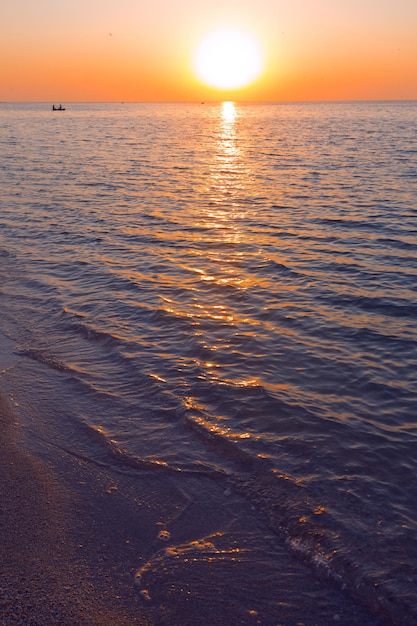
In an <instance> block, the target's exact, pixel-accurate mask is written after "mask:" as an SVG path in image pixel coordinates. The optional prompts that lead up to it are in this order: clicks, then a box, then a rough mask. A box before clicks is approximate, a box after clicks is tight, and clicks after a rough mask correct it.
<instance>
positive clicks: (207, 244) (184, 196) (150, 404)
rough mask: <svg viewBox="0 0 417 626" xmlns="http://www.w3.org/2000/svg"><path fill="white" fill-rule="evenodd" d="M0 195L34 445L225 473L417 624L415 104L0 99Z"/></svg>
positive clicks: (341, 578) (289, 530)
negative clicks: (60, 103)
mask: <svg viewBox="0 0 417 626" xmlns="http://www.w3.org/2000/svg"><path fill="white" fill-rule="evenodd" d="M0 185H1V200H0V305H1V318H0V330H1V331H2V336H3V337H4V341H6V342H8V341H12V342H13V346H14V348H13V356H12V357H10V359H9V361H10V362H7V363H4V364H3V372H2V378H1V380H0V383H1V384H5V385H6V386H7V387H8V389H10V390H12V391H13V394H14V397H15V398H16V403H18V404H19V405H20V411H21V413H22V420H23V422H24V423H25V424H26V429H27V431H28V433H32V438H36V437H35V435H36V434H37V435H36V436H39V437H40V436H41V435H39V433H40V432H41V433H43V435H42V436H44V437H47V438H50V439H53V440H54V442H55V444H56V445H58V446H61V447H62V448H63V449H65V450H69V451H71V452H73V453H76V454H82V455H84V457H86V458H90V459H94V460H96V461H100V462H101V463H104V464H107V465H108V466H109V467H111V466H112V465H113V464H118V465H125V466H126V467H129V468H136V469H137V470H138V471H141V470H147V471H149V470H153V469H154V470H155V471H160V472H167V473H174V474H177V473H180V472H184V473H187V474H194V475H195V476H205V477H209V478H212V479H213V480H218V481H220V482H221V481H223V483H224V485H225V486H227V489H229V490H230V491H231V492H236V493H239V494H241V495H244V497H245V498H247V499H248V501H249V502H250V503H251V505H252V507H253V509H254V510H256V511H257V515H259V517H260V518H262V519H263V520H264V522H265V524H267V525H268V527H269V528H270V529H271V530H272V531H276V532H277V533H280V536H284V537H285V541H286V543H287V547H288V550H289V551H292V552H293V553H295V554H296V555H299V557H300V558H302V559H305V560H307V561H308V562H310V563H311V564H312V565H313V566H315V567H317V569H318V570H320V571H321V572H322V573H324V574H325V575H327V576H328V577H329V578H331V579H333V580H335V581H336V582H337V583H338V584H340V585H341V586H345V587H347V588H348V589H353V590H356V592H357V593H358V594H359V595H360V596H361V597H362V598H363V599H364V602H365V603H366V604H367V605H368V606H370V607H371V608H372V609H373V610H375V611H376V613H377V614H379V615H382V616H385V619H387V620H388V622H390V621H394V620H395V619H397V620H398V621H399V623H407V624H408V623H410V624H414V623H417V480H416V477H417V291H416V287H417V103H415V102H414V103H413V102H403V103H357V104H354V103H349V104H348V103H344V104H343V103H341V104H277V105H269V104H268V105H241V104H235V105H233V104H231V103H224V104H205V105H191V104H190V105H185V104H180V105H174V104H161V105H156V104H155V105H154V104H124V105H123V104H109V105H102V104H99V105H98V104H97V105H93V104H86V105H83V104H71V105H67V110H66V111H65V112H59V113H52V111H51V110H50V107H49V105H45V104H20V105H17V104H1V105H0ZM2 381H3V382H2ZM25 389H26V391H25ZM17 400H18V402H17Z"/></svg>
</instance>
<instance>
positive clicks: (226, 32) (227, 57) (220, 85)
mask: <svg viewBox="0 0 417 626" xmlns="http://www.w3.org/2000/svg"><path fill="white" fill-rule="evenodd" d="M194 68H195V71H196V74H197V76H198V77H199V79H200V80H201V81H202V82H203V83H206V84H207V85H210V86H211V87H216V88H217V89H238V88H239V87H245V86H246V85H249V84H250V83H252V82H253V81H254V80H255V79H256V78H257V77H258V76H259V74H260V73H261V70H262V55H261V51H260V48H259V46H258V44H257V43H256V41H255V40H254V39H253V38H252V37H251V36H250V35H248V34H247V33H245V32H243V31H240V30H236V29H232V28H225V29H222V30H218V31H215V32H213V33H210V34H209V35H207V36H206V37H205V38H204V39H203V41H202V42H201V44H200V45H199V47H198V49H197V53H196V57H195V64H194Z"/></svg>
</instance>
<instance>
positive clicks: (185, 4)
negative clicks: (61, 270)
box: [0, 0, 417, 102]
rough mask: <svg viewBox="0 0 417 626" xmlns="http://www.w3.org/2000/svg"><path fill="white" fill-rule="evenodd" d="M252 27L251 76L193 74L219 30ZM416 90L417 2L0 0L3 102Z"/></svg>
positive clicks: (310, 96) (377, 94)
mask: <svg viewBox="0 0 417 626" xmlns="http://www.w3.org/2000/svg"><path fill="white" fill-rule="evenodd" d="M221 27H237V28H242V29H244V30H246V31H248V32H250V33H251V34H252V35H253V36H254V37H255V38H256V39H257V40H258V42H259V43H260V45H261V46H262V48H263V52H264V56H265V71H264V73H263V74H262V76H261V77H260V78H259V80H258V81H257V82H256V83H254V84H253V85H251V86H250V87H246V88H244V89H240V90H237V91H233V92H225V91H223V92H222V91H218V90H214V89H212V88H209V87H207V86H205V85H203V84H201V83H199V81H198V80H197V79H196V77H195V76H194V74H193V70H192V64H193V57H194V51H195V49H196V47H197V45H198V43H199V42H200V41H201V39H202V38H203V36H204V35H205V34H206V33H207V32H209V31H211V30H213V29H217V28H221ZM222 99H234V100H255V101H256V100H263V101H282V100H284V101H285V100H374V99H377V100H379V99H381V100H384V99H417V0H285V1H284V0H222V1H220V0H210V1H209V0H67V1H59V0H2V2H1V5H0V100H1V101H51V102H68V101H199V100H222Z"/></svg>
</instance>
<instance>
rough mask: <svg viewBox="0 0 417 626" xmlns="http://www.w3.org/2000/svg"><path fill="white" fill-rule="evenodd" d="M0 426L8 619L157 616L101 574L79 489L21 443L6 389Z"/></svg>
mask: <svg viewBox="0 0 417 626" xmlns="http://www.w3.org/2000/svg"><path fill="white" fill-rule="evenodd" d="M0 428H1V431H2V437H1V443H0V501H1V515H0V533H1V535H0V536H1V543H0V559H1V578H0V623H1V624H22V625H23V624H24V625H29V624H31V625H32V624H33V625H34V624H36V625H38V624H39V626H41V625H42V626H47V625H51V626H52V625H54V624H63V625H68V626H69V625H71V626H74V625H75V624H80V625H84V624H86V625H87V624H97V625H102V626H110V625H114V624H123V625H124V624H126V625H127V624H129V625H133V624H140V625H142V624H144V625H145V624H150V623H151V622H150V621H149V620H147V619H145V617H144V616H143V615H141V611H140V607H139V606H138V603H137V602H135V597H133V598H129V602H126V599H122V597H121V595H120V588H119V587H120V586H121V584H120V581H117V577H116V576H113V577H112V576H103V575H102V576H98V575H97V572H98V571H100V567H98V564H97V563H94V562H93V554H92V550H91V548H90V549H87V550H85V549H83V548H84V546H85V543H86V541H88V534H89V533H88V532H87V531H88V529H87V528H86V525H85V519H84V520H82V518H79V517H78V516H77V513H80V509H79V506H77V502H76V499H77V498H76V494H75V493H71V490H69V489H68V487H66V486H64V484H63V482H62V483H61V482H59V481H58V480H57V477H56V476H55V475H54V471H52V469H51V468H49V467H48V465H47V464H46V463H42V462H41V461H40V460H39V459H37V458H36V457H35V456H33V455H31V454H29V453H28V452H26V451H24V450H22V449H21V448H20V447H19V446H18V445H16V441H15V440H14V439H15V436H16V429H15V427H14V416H13V413H12V411H11V408H10V405H9V403H8V401H7V400H6V398H5V397H4V395H1V396H0ZM94 504H96V505H98V507H99V508H100V506H101V504H100V502H95V503H94V502H91V505H92V506H94ZM99 508H98V509H96V514H98V515H100V510H99ZM83 542H84V543H83ZM94 559H95V560H100V555H99V554H96V555H95V556H94ZM132 595H133V594H132Z"/></svg>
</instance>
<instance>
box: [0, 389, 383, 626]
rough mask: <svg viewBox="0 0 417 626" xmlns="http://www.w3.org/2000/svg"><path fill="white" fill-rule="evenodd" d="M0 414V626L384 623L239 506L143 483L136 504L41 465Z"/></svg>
mask: <svg viewBox="0 0 417 626" xmlns="http://www.w3.org/2000/svg"><path fill="white" fill-rule="evenodd" d="M0 402H1V403H0V414H1V428H2V432H3V437H2V442H1V454H0V457H1V461H0V472H1V478H0V485H1V487H0V489H1V502H2V509H1V517H0V520H1V521H0V524H1V538H2V539H1V544H0V550H1V561H2V574H1V583H0V623H1V624H4V625H9V624H10V625H16V626H18V625H25V626H27V625H38V626H53V625H54V624H63V625H64V626H65V625H68V626H70V625H71V626H74V625H80V626H84V625H85V626H87V625H97V626H108V625H110V624H111V625H121V626H124V625H130V626H134V625H139V626H142V625H144V626H151V625H152V624H156V625H161V626H174V625H176V624H180V623H181V624H188V625H189V626H194V625H200V626H205V625H206V624H207V625H208V624H218V625H222V626H223V625H225V624H234V625H237V624H242V625H244V624H263V625H264V626H270V625H271V626H272V625H273V624H283V625H286V624H288V625H289V624H294V623H298V622H300V623H301V622H302V623H305V624H321V625H327V624H334V623H337V624H352V623H361V624H368V625H374V624H377V623H378V622H377V621H376V620H374V619H373V618H372V617H371V616H370V615H369V614H368V612H367V611H366V610H364V609H363V608H362V607H360V606H358V605H357V604H356V603H355V602H354V601H352V600H350V599H349V598H348V597H347V596H346V595H345V594H344V593H342V592H341V591H340V590H338V589H337V588H334V589H333V591H331V593H330V595H329V589H328V585H327V584H323V581H321V580H319V579H318V577H316V576H315V575H314V573H313V574H312V572H311V571H310V570H309V569H308V568H305V567H304V566H303V565H302V564H299V563H297V562H294V561H293V559H292V558H291V556H290V554H289V553H287V550H286V549H285V548H284V546H282V547H281V548H279V547H278V546H277V545H276V543H274V539H273V537H271V535H270V534H268V532H267V529H262V528H260V527H259V525H257V523H256V521H255V518H254V517H253V516H252V517H251V514H250V513H251V511H250V507H249V505H248V503H246V502H245V501H244V500H243V499H241V498H240V497H238V496H236V495H233V494H230V493H228V492H227V493H226V494H224V493H223V491H221V490H220V487H219V486H218V485H217V484H216V483H212V484H210V483H211V482H212V481H207V484H205V485H204V490H203V491H202V492H201V480H199V481H196V480H195V479H194V478H193V477H190V478H185V479H184V477H182V478H181V484H179V483H178V482H177V481H176V479H175V478H174V479H171V478H168V479H167V477H164V476H162V477H161V476H157V475H154V474H153V475H152V474H151V473H146V472H145V473H144V475H143V476H142V477H141V478H139V479H138V476H137V475H136V476H135V478H134V480H133V481H132V482H131V487H132V489H131V491H130V492H129V488H127V487H126V476H124V481H123V482H124V487H123V489H122V488H120V489H119V486H120V485H119V484H118V482H117V476H116V477H115V474H114V473H113V474H110V473H109V472H108V470H107V469H106V468H102V467H99V466H97V468H95V467H94V464H91V463H90V464H87V463H86V462H85V461H83V460H82V459H79V458H76V457H73V458H71V457H68V458H65V456H64V455H56V457H55V458H54V459H53V455H52V457H51V458H52V459H53V460H50V459H49V460H47V459H46V460H45V459H40V458H39V457H38V456H36V455H33V454H31V453H30V452H28V451H27V450H26V449H24V448H23V447H22V444H21V441H19V429H18V427H17V425H16V416H15V415H14V413H13V410H12V407H11V403H10V402H9V401H8V399H7V398H6V396H5V394H4V393H3V394H2V395H1V401H0ZM138 482H139V492H140V493H141V498H140V499H139V498H138V496H137V494H138V489H137V487H138V484H137V483H138ZM200 492H201V493H202V494H203V495H199V493H200ZM208 494H209V496H210V497H208V498H207V495H208ZM216 498H217V499H220V506H218V507H213V502H214V501H215V499H216ZM262 532H263V533H264V534H263V535H262ZM271 550H273V551H274V554H275V555H276V559H277V564H276V567H275V566H274V567H272V566H271V565H270V564H269V562H270V556H271ZM262 564H263V565H262ZM260 565H262V567H260ZM138 572H139V574H138ZM135 576H136V584H135ZM226 583H227V584H226ZM297 620H298V621H297Z"/></svg>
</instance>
